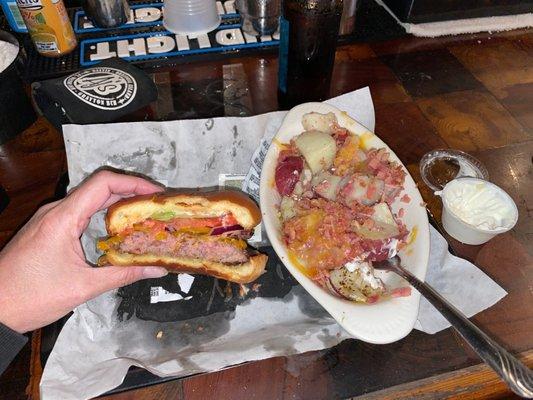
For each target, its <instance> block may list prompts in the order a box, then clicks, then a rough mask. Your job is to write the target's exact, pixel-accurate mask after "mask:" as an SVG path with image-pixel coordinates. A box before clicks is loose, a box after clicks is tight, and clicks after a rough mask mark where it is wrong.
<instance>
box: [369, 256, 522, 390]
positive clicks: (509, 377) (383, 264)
mask: <svg viewBox="0 0 533 400" xmlns="http://www.w3.org/2000/svg"><path fill="white" fill-rule="evenodd" d="M400 263H401V260H400V257H398V256H394V257H392V258H389V259H388V260H385V261H380V262H374V263H373V266H374V268H375V269H381V270H386V271H392V272H395V273H396V274H398V275H400V276H401V277H402V278H404V279H405V280H406V281H407V282H409V283H410V284H411V285H412V286H413V287H414V288H415V289H416V290H418V291H419V292H420V294H421V295H422V296H424V297H425V298H426V299H427V300H428V301H429V302H430V303H431V304H432V305H433V306H434V307H435V308H436V309H437V310H438V311H439V312H440V313H441V314H442V315H443V317H444V318H446V319H447V320H448V322H449V323H450V324H452V326H453V327H454V328H455V330H457V332H459V333H460V334H461V336H462V337H463V339H464V340H465V341H466V342H467V343H468V344H469V345H470V346H471V347H472V349H474V351H475V352H476V353H477V354H478V355H479V357H481V359H482V360H483V361H485V362H486V363H487V364H488V365H489V366H490V367H491V368H492V369H493V370H494V371H496V373H497V374H498V375H499V376H500V378H502V379H503V380H504V381H505V383H507V385H509V387H510V388H511V390H512V391H513V392H515V393H516V394H517V395H519V396H522V397H525V398H528V399H531V398H533V371H531V370H530V369H529V368H528V367H526V366H525V365H524V364H523V363H522V362H521V361H519V360H518V359H517V358H516V357H514V356H513V355H512V354H510V353H509V352H508V351H507V350H505V349H504V348H503V347H501V346H500V345H499V344H497V343H496V342H494V341H493V340H492V339H491V338H490V337H489V336H487V334H485V333H484V332H483V331H482V330H481V329H479V328H478V327H477V326H476V325H475V324H474V323H472V322H470V321H469V320H468V319H467V318H466V317H465V316H464V314H463V313H462V312H461V311H459V310H458V309H457V308H455V307H454V306H453V305H451V303H449V302H448V301H447V300H446V299H445V298H444V297H442V296H441V295H440V294H438V293H437V292H436V291H435V289H433V288H432V287H431V286H429V285H428V284H427V283H425V282H422V281H421V280H419V279H418V278H417V277H415V276H414V275H413V274H411V273H410V272H409V271H407V270H406V269H405V268H403V267H402V266H401V264H400Z"/></svg>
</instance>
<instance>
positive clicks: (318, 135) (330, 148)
mask: <svg viewBox="0 0 533 400" xmlns="http://www.w3.org/2000/svg"><path fill="white" fill-rule="evenodd" d="M294 143H295V145H296V147H297V148H298V151H299V152H300V154H301V155H302V156H303V157H304V158H305V161H306V162H307V165H308V166H309V168H310V169H311V171H312V172H313V174H316V173H317V172H320V171H322V170H324V169H327V168H329V167H331V165H332V164H333V159H334V158H335V153H336V151H337V145H336V143H335V139H333V137H331V136H330V135H328V134H327V133H324V132H319V131H307V132H304V133H302V134H301V135H299V136H298V137H297V138H296V139H295V140H294Z"/></svg>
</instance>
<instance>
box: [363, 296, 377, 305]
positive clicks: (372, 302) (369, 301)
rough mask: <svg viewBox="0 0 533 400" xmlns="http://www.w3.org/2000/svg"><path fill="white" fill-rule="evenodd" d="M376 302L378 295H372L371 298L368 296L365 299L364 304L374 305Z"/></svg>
mask: <svg viewBox="0 0 533 400" xmlns="http://www.w3.org/2000/svg"><path fill="white" fill-rule="evenodd" d="M378 300H379V295H377V294H373V295H372V296H368V297H367V298H366V302H367V303H368V304H374V303H377V302H378Z"/></svg>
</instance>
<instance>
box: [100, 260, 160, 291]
mask: <svg viewBox="0 0 533 400" xmlns="http://www.w3.org/2000/svg"><path fill="white" fill-rule="evenodd" d="M91 269H92V270H93V271H94V272H95V275H96V276H94V280H93V282H94V286H93V287H94V288H95V289H96V290H97V291H98V293H97V295H98V294H101V293H104V292H107V291H109V290H112V289H116V288H119V287H122V286H126V285H129V284H131V283H133V282H137V281H140V280H141V279H148V278H161V277H163V276H165V275H167V274H168V271H167V270H166V269H165V268H161V267H116V266H110V267H98V268H91Z"/></svg>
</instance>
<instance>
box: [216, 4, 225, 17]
mask: <svg viewBox="0 0 533 400" xmlns="http://www.w3.org/2000/svg"><path fill="white" fill-rule="evenodd" d="M216 4H217V12H218V14H219V15H222V14H224V6H223V5H222V3H221V2H220V1H217V3H216Z"/></svg>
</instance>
